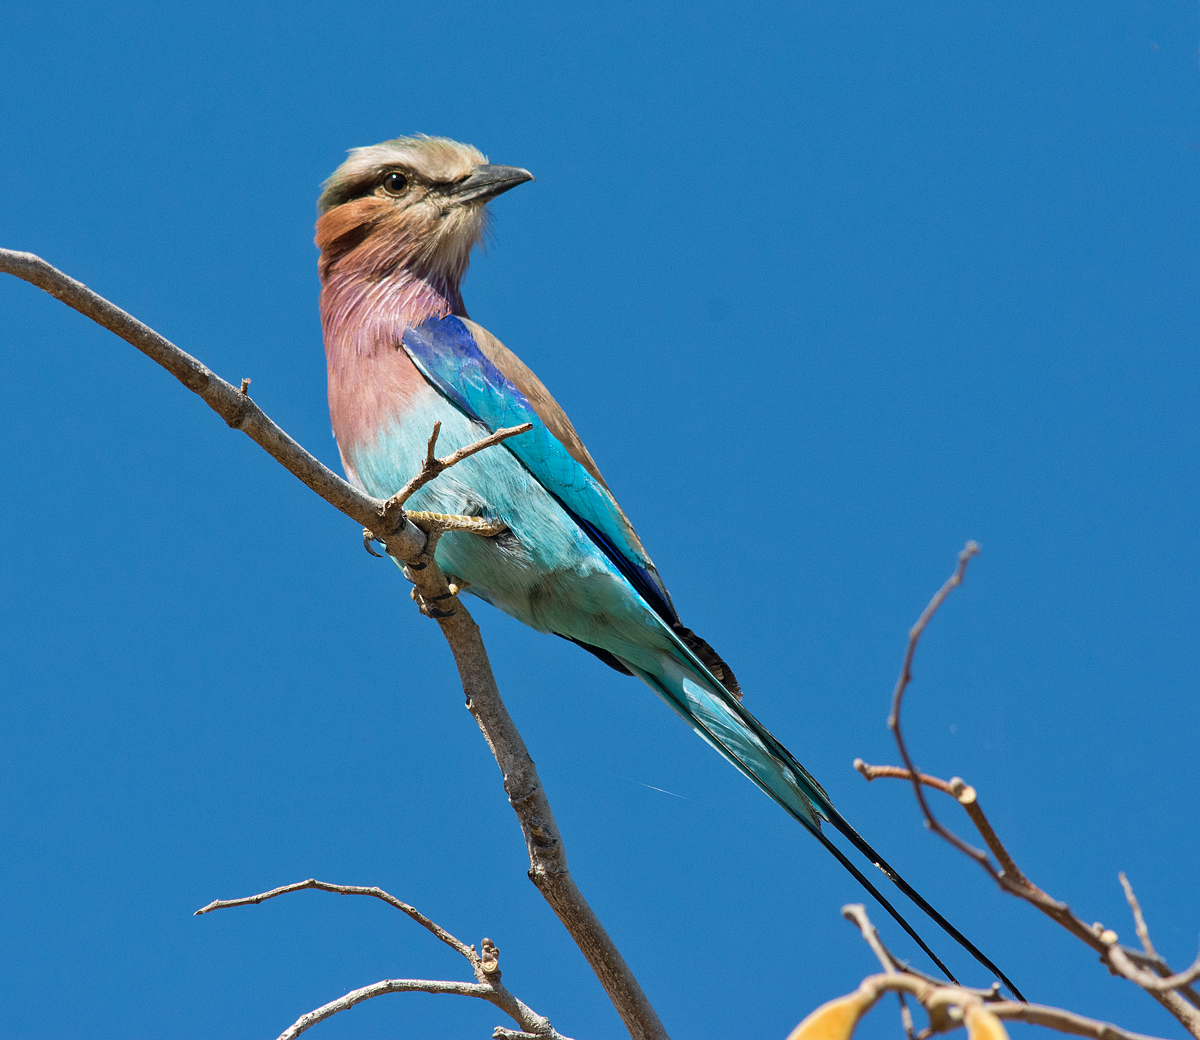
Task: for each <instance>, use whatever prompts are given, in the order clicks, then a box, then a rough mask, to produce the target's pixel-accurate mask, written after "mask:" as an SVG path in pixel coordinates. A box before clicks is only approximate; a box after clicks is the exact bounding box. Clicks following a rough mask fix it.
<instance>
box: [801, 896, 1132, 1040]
mask: <svg viewBox="0 0 1200 1040" xmlns="http://www.w3.org/2000/svg"><path fill="white" fill-rule="evenodd" d="M842 916H843V917H844V918H846V920H848V921H850V922H851V923H853V924H854V925H856V926H857V927H858V929H859V931H860V932H861V933H862V937H863V940H864V941H865V942H866V943H867V945H868V946H870V948H871V951H872V952H873V953H874V954H875V956H876V958H877V959H878V960H879V963H880V965H881V966H882V967H883V972H884V973H883V974H882V975H872V976H868V977H867V978H866V979H864V980H863V981H862V984H861V985H860V986H859V988H858V991H857V992H856V993H855V994H852V995H850V996H849V997H843V998H841V1002H842V1003H843V1004H844V1003H847V1002H852V1003H853V1005H854V1012H855V1014H856V1016H857V1018H861V1017H862V1015H864V1014H866V1012H867V1011H868V1010H869V1009H870V1007H871V1006H872V1005H873V1004H874V1003H875V1002H876V1001H878V1000H879V998H880V997H881V996H883V995H884V994H885V993H888V992H894V993H897V994H899V995H900V997H901V999H902V1000H903V996H904V994H906V993H907V994H909V995H910V996H913V997H915V998H916V999H917V1001H918V1003H920V1004H921V1006H922V1007H924V1008H925V1010H926V1011H927V1012H928V1014H929V1028H928V1029H925V1030H923V1031H922V1032H920V1033H918V1034H917V1035H916V1036H917V1040H925V1038H927V1037H929V1036H930V1035H931V1034H933V1033H937V1032H943V1031H945V1030H947V1029H953V1028H955V1027H957V1026H960V1025H962V1024H963V1022H964V1020H965V1019H966V1017H967V1013H968V1011H969V1009H971V1008H973V1007H974V1008H979V1007H984V1006H986V1009H987V1011H988V1012H990V1013H991V1014H993V1015H995V1016H996V1017H997V1018H1000V1019H1015V1020H1019V1021H1023V1022H1029V1023H1030V1024H1032V1025H1041V1026H1046V1027H1048V1028H1050V1029H1056V1030H1058V1031H1059V1032H1061V1033H1070V1034H1072V1035H1075V1036H1085V1037H1092V1038H1094V1040H1151V1038H1147V1037H1144V1036H1142V1035H1141V1034H1140V1033H1131V1032H1128V1031H1127V1030H1124V1029H1121V1028H1120V1027H1118V1026H1114V1025H1111V1024H1109V1023H1107V1022H1099V1021H1096V1020H1095V1019H1090V1018H1084V1017H1083V1016H1082V1015H1076V1014H1074V1013H1073V1012H1070V1011H1064V1010H1062V1009H1061V1008H1055V1007H1047V1006H1045V1005H1039V1004H1027V1003H1024V1002H1022V1001H1015V1000H1003V999H1001V997H1000V989H999V984H998V983H996V984H993V985H992V986H991V988H989V989H986V990H981V989H970V988H968V987H966V986H953V985H947V984H946V983H945V982H943V981H942V980H940V979H935V978H933V977H931V976H929V975H925V974H924V973H922V972H918V971H914V970H913V969H912V968H910V967H908V966H907V965H905V964H904V963H903V962H901V961H900V960H899V958H897V957H896V955H895V954H893V953H892V952H891V950H889V949H888V948H887V947H886V946H885V945H884V943H883V940H882V939H880V938H879V933H878V932H877V931H876V930H875V926H874V925H873V924H872V923H871V919H870V917H869V916H868V914H867V911H866V908H865V907H864V906H863V905H862V904H861V903H850V904H847V905H846V906H844V907H842ZM836 1003H839V1002H838V1001H831V1002H830V1004H827V1005H826V1007H827V1008H828V1007H829V1006H830V1005H831V1004H836ZM901 1016H902V1019H903V1020H904V1026H905V1032H906V1034H907V1035H909V1036H912V1031H911V1030H912V1017H911V1015H909V1014H908V1008H907V1006H906V1005H902V1010H901ZM814 1017H815V1013H814V1015H812V1016H809V1018H808V1019H806V1022H811V1021H812V1020H813V1018H814ZM815 1035H816V1036H822V1035H825V1034H821V1033H819V1032H815ZM985 1035H986V1034H985ZM791 1040H808V1038H807V1037H806V1036H805V1031H804V1029H803V1025H802V1026H801V1027H798V1028H797V1029H796V1030H795V1031H794V1032H793V1034H792V1038H791Z"/></svg>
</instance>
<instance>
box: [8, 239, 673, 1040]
mask: <svg viewBox="0 0 1200 1040" xmlns="http://www.w3.org/2000/svg"><path fill="white" fill-rule="evenodd" d="M0 273H6V274H11V275H14V276H16V277H17V278H21V279H23V280H24V281H27V282H29V283H30V284H32V285H36V286H37V287H38V288H40V289H43V290H44V291H45V292H47V293H49V294H50V295H51V296H53V297H55V298H56V299H58V300H60V301H62V302H63V303H65V304H66V305H67V306H69V307H72V308H74V309H75V310H77V311H79V312H80V313H81V314H83V315H84V316H85V317H88V318H90V319H91V320H92V321H94V322H96V323H97V324H99V325H102V326H104V328H106V329H108V330H110V331H111V332H114V333H116V335H118V336H120V337H121V338H122V339H123V340H125V341H126V342H127V343H130V344H132V345H133V346H135V347H137V349H138V350H140V351H142V353H144V354H145V355H146V356H147V357H149V358H150V359H151V360H152V361H154V362H156V363H157V364H159V365H161V366H162V367H163V368H165V369H166V370H167V371H168V372H170V373H171V374H172V375H174V376H175V377H176V378H177V379H178V380H179V381H180V382H181V383H183V385H184V386H186V387H187V388H188V389H189V390H191V391H192V392H193V393H195V394H197V395H198V396H199V397H200V398H201V399H202V400H203V401H204V402H205V403H206V404H207V405H208V406H209V407H210V408H212V409H213V411H215V412H216V413H217V414H218V415H220V416H221V418H222V419H224V420H225V422H226V423H227V424H228V425H229V426H230V427H232V428H233V429H236V430H241V431H242V432H243V433H245V434H246V435H247V436H248V437H250V438H251V439H252V440H254V441H255V443H257V444H258V445H259V446H260V447H262V448H263V449H264V450H265V451H266V452H267V453H268V454H269V455H270V456H271V457H272V458H274V459H275V460H276V461H277V462H278V463H279V464H280V465H282V466H283V467H284V468H285V469H287V470H289V471H290V472H291V473H293V474H294V475H295V476H297V477H298V478H299V479H300V480H301V481H303V482H304V483H305V484H306V485H307V486H308V487H309V488H310V489H312V490H313V491H315V492H316V493H317V494H318V495H320V496H321V497H322V498H323V499H325V501H327V502H328V503H329V504H330V505H332V506H334V507H335V508H337V509H338V510H340V511H341V512H343V513H345V514H346V515H347V516H348V517H350V518H351V519H352V520H354V521H355V522H356V523H358V524H359V525H360V526H361V527H363V528H364V529H365V530H367V531H369V532H371V533H372V538H374V539H375V540H378V541H380V542H382V543H383V545H384V546H385V547H386V549H387V552H388V554H389V555H390V556H393V557H395V558H396V559H398V560H401V561H402V562H403V563H404V564H405V566H406V572H407V573H409V575H410V577H411V579H412V581H413V584H414V586H415V587H416V591H417V593H418V595H419V596H420V597H421V598H422V600H423V601H424V602H425V603H427V604H438V603H449V602H450V601H451V600H453V603H452V604H451V609H449V610H445V611H442V610H438V611H437V613H436V614H433V616H434V617H435V618H436V620H437V622H438V627H439V628H440V629H441V631H442V635H443V636H444V637H445V639H446V642H447V643H449V645H450V650H451V652H452V653H453V654H454V660H455V664H456V665H457V667H458V674H459V678H460V679H461V680H462V684H463V692H464V693H465V694H466V699H467V708H468V710H469V711H470V712H471V714H472V716H474V718H475V721H476V723H477V724H478V726H479V728H480V730H481V731H482V732H483V736H484V739H485V740H486V741H487V743H488V746H489V747H490V748H491V750H492V753H493V755H494V756H495V758H496V762H497V764H498V765H499V766H500V771H501V773H502V774H503V776H504V788H505V791H506V792H507V793H508V799H509V804H510V805H511V806H512V807H513V810H514V811H515V812H516V814H517V819H518V820H519V822H520V825H521V830H522V833H523V835H524V837H525V847H526V850H527V852H528V855H529V863H530V867H529V877H530V879H531V880H532V881H533V883H534V884H535V885H536V886H537V888H538V891H539V892H541V894H542V896H543V897H544V898H545V899H546V901H547V902H548V903H549V904H550V906H551V908H552V909H553V910H554V912H555V914H556V915H557V916H558V918H559V920H560V921H561V922H562V923H563V926H564V927H565V928H566V929H567V931H568V932H569V933H570V935H571V938H572V939H574V940H575V943H576V945H578V946H579V949H580V950H581V951H582V953H583V955H584V957H585V958H586V959H587V961H588V964H589V966H590V967H591V969H592V971H593V972H594V973H595V974H596V977H597V978H598V979H599V980H600V983H601V985H602V986H603V987H604V990H605V992H606V993H607V995H608V998H609V1000H610V1001H611V1002H612V1004H613V1006H614V1008H616V1010H617V1013H618V1014H619V1015H620V1016H621V1020H622V1021H623V1022H624V1023H625V1027H626V1028H627V1029H628V1030H629V1033H630V1036H631V1037H633V1038H634V1040H667V1032H666V1030H665V1029H664V1028H663V1025H662V1022H661V1021H659V1018H658V1015H657V1013H656V1012H655V1010H654V1008H653V1006H652V1005H651V1004H650V1002H649V1000H648V999H647V998H646V995H645V993H644V992H643V991H642V988H641V986H640V985H639V983H638V981H637V979H636V978H635V977H634V975H633V972H632V971H630V969H629V966H628V965H627V964H626V963H625V960H624V958H623V957H622V956H621V954H620V951H618V950H617V948H616V945H615V944H614V943H613V941H612V939H611V938H610V937H609V935H608V933H607V932H606V931H605V929H604V926H603V925H602V924H601V923H600V920H599V918H597V917H596V915H595V913H594V912H593V911H592V908H591V907H590V906H589V905H588V903H587V900H586V899H585V898H584V897H583V894H582V893H581V892H580V891H579V889H578V887H577V886H576V885H575V882H574V879H573V878H572V877H571V873H570V871H569V869H568V868H567V859H566V852H565V850H564V848H563V842H562V838H561V836H560V834H559V831H558V826H557V824H556V823H555V821H554V814H553V812H552V811H551V809H550V803H549V801H548V800H547V798H546V794H545V791H544V789H543V788H542V783H541V780H540V778H539V777H538V774H537V769H536V768H535V767H534V764H533V759H532V758H531V757H530V755H529V751H528V749H527V748H526V747H525V742H524V740H523V739H522V738H521V734H520V733H519V732H518V731H517V728H516V726H515V725H514V724H513V721H512V718H511V716H510V715H509V714H508V710H507V708H506V707H505V706H504V702H503V700H501V698H500V693H499V690H498V689H497V687H496V680H495V676H494V675H493V674H492V667H491V663H490V662H489V660H488V656H487V650H486V648H485V647H484V645H483V640H482V637H481V636H480V633H479V627H478V625H476V624H475V621H474V619H472V617H471V615H470V613H469V612H468V611H467V609H466V607H464V606H463V605H462V604H461V603H459V602H458V601H457V597H456V596H455V594H454V593H453V592H452V591H451V590H450V587H449V583H448V582H447V580H446V577H445V575H443V574H442V572H441V570H440V569H439V568H438V566H437V564H436V563H435V562H434V560H433V556H432V552H431V551H430V541H431V538H432V537H433V536H431V535H427V534H426V532H425V531H424V530H422V529H421V527H420V526H418V524H419V523H420V522H421V515H420V514H407V515H406V514H405V512H404V509H403V503H400V504H399V505H398V506H394V507H393V508H392V510H390V511H389V509H388V503H386V502H381V501H380V500H378V499H376V498H372V497H371V496H370V495H365V494H363V493H362V492H361V491H359V490H358V489H357V488H355V487H353V486H351V485H350V484H348V483H347V482H346V481H345V480H343V479H342V478H341V477H339V476H338V475H337V474H336V473H334V472H333V471H332V470H330V469H329V468H328V467H327V466H325V465H324V464H322V463H321V462H320V461H319V460H318V459H316V458H315V457H314V456H312V455H311V454H309V453H308V452H307V451H306V450H305V449H304V448H303V447H301V446H300V445H299V444H298V443H297V442H296V441H295V440H293V439H292V438H291V437H290V436H288V434H287V433H285V432H284V431H283V430H282V429H281V428H280V427H279V426H278V425H277V424H276V423H274V422H273V421H272V420H271V419H270V418H269V417H268V416H267V415H266V413H265V412H263V410H262V409H261V408H259V407H258V405H257V404H255V403H254V401H253V400H252V399H251V398H250V396H249V393H248V391H249V383H248V382H246V381H243V383H242V386H241V387H240V388H239V387H236V386H233V385H232V384H230V383H228V382H226V381H225V380H224V379H221V378H220V377H219V376H218V375H216V374H215V373H214V372H213V371H212V370H211V369H209V368H208V367H207V366H206V365H204V364H202V363H201V362H200V361H198V360H196V359H195V358H194V357H192V356H191V355H189V354H187V353H185V352H184V351H182V350H180V349H179V348H178V347H177V346H175V344H173V343H171V342H170V341H169V340H167V339H166V338H164V337H163V336H161V335H159V334H158V333H157V332H155V331H154V330H153V329H152V328H150V327H149V326H148V325H145V324H144V323H142V322H140V321H138V320H137V319H136V318H134V317H133V316H132V315H130V314H128V313H126V312H125V311H123V310H121V309H120V308H119V307H117V306H116V305H114V304H112V303H110V302H109V301H108V300H106V299H104V297H102V296H100V295H98V294H97V293H94V292H93V291H92V290H91V289H89V288H88V287H87V286H86V285H84V284H83V283H82V282H79V281H76V280H75V279H74V278H71V277H70V276H68V275H66V274H64V273H63V272H62V271H59V270H57V269H56V268H54V267H52V266H51V265H50V264H48V263H47V262H46V261H45V260H43V259H41V258H40V257H38V256H35V255H33V254H32V253H23V252H18V251H16V250H11V249H0ZM502 432H503V433H504V434H505V436H512V435H515V434H516V432H519V428H518V429H517V430H514V431H512V432H509V431H497V432H496V434H494V435H493V437H497V436H499V435H500V434H501V433H502ZM501 439H503V438H501ZM484 440H487V438H484ZM492 443H498V441H493V442H492ZM489 446H490V444H480V445H479V446H478V447H477V448H476V447H475V446H471V447H473V448H474V449H475V450H479V451H482V450H483V449H484V448H485V447H489ZM432 450H433V449H432V446H431V448H430V450H429V451H427V453H426V462H428V460H429V457H430V455H431V454H432ZM452 457H453V456H451V458H452ZM442 461H445V460H435V462H437V463H438V464H440V463H441V462H442ZM430 479H432V478H430ZM402 490H403V489H402ZM430 516H431V517H435V519H432V520H430V521H429V522H428V524H429V526H430V529H431V531H432V530H435V529H436V527H437V525H438V523H439V522H441V519H447V518H440V519H437V518H436V514H430Z"/></svg>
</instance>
